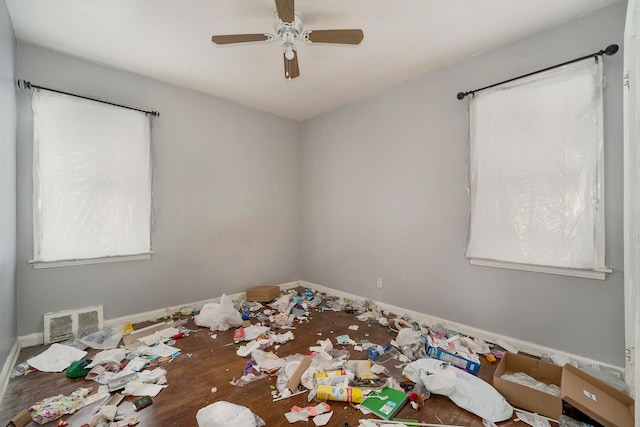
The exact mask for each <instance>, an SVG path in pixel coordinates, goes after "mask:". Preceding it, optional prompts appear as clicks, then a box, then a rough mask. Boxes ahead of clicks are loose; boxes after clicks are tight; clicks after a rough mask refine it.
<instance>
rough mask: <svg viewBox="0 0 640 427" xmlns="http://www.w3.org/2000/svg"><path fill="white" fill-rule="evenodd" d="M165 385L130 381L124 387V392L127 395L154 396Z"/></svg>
mask: <svg viewBox="0 0 640 427" xmlns="http://www.w3.org/2000/svg"><path fill="white" fill-rule="evenodd" d="M165 387H167V386H166V385H158V384H144V383H139V382H133V381H132V382H130V383H127V385H126V386H125V387H124V392H123V393H122V394H126V395H128V396H150V397H156V396H157V395H158V393H160V392H161V391H162V389H163V388H165Z"/></svg>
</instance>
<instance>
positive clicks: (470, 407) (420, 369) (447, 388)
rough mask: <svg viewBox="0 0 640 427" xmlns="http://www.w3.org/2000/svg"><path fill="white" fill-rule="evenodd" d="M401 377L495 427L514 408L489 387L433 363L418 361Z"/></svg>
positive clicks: (406, 369)
mask: <svg viewBox="0 0 640 427" xmlns="http://www.w3.org/2000/svg"><path fill="white" fill-rule="evenodd" d="M403 373H404V375H406V376H407V377H408V378H409V379H410V380H411V381H413V382H414V383H417V382H418V381H422V383H423V384H424V386H425V387H426V388H427V390H429V391H430V392H431V393H435V394H442V395H444V396H447V397H449V399H451V400H452V401H453V403H455V404H456V405H458V406H459V407H461V408H463V409H466V410H467V411H469V412H471V413H474V414H476V415H477V416H479V417H480V418H482V419H485V420H488V421H492V422H494V423H497V422H500V421H504V420H507V419H509V418H511V415H512V414H513V407H511V405H509V403H508V402H507V401H506V400H505V398H504V397H503V396H502V395H501V394H500V393H498V391H497V390H496V389H495V388H493V387H492V386H491V385H490V384H489V383H487V382H485V381H483V380H481V379H480V378H478V377H476V376H474V375H471V374H469V373H468V372H465V371H463V370H461V369H458V368H456V367H454V366H452V365H450V364H448V363H446V362H442V361H441V360H436V359H418V360H416V361H415V362H411V363H409V364H408V365H407V366H406V367H405V368H404V372H403Z"/></svg>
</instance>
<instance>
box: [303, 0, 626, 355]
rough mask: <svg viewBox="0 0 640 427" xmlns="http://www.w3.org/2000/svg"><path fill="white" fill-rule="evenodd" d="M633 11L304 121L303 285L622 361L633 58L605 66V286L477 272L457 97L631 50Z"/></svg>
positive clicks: (591, 20) (576, 25) (570, 27)
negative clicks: (626, 84)
mask: <svg viewBox="0 0 640 427" xmlns="http://www.w3.org/2000/svg"><path fill="white" fill-rule="evenodd" d="M624 15H625V5H624V4H617V5H614V6H611V7H608V8H606V9H603V10H601V11H599V12H597V13H595V14H593V15H590V16H587V17H585V18H583V19H580V20H577V21H573V22H571V23H567V24H565V25H562V26H560V27H558V28H555V29H552V30H550V31H547V32H544V33H542V34H539V35H536V36H532V37H529V38H526V39H524V40H521V41H518V42H516V43H513V44H511V45H508V46H505V47H502V48H500V49H496V50H493V51H491V52H488V53H485V54H482V55H477V56H474V57H472V58H469V59H467V60H465V61H463V62H460V63H456V64H453V65H451V66H448V67H445V68H443V69H440V70H438V71H435V72H432V73H429V74H427V75H425V76H423V77H422V78H419V79H417V80H414V81H411V82H408V83H406V84H403V85H401V86H399V87H396V88H394V89H392V90H390V91H388V92H386V93H384V94H381V95H379V96H375V97H371V98H368V99H366V100H363V101H361V102H358V103H355V104H351V105H348V106H345V107H343V108H341V109H339V110H337V111H333V112H330V113H327V114H325V115H323V116H320V117H317V118H314V119H311V120H308V121H306V122H304V123H303V126H302V148H301V150H302V152H301V156H302V157H301V159H302V160H301V174H302V182H301V188H302V191H301V194H302V236H301V238H302V242H303V243H302V277H303V278H304V279H305V280H309V281H311V282H314V283H318V284H322V285H326V286H330V287H333V288H336V289H340V290H343V291H346V292H351V293H355V294H358V295H362V296H366V297H370V298H373V299H375V300H379V301H384V302H386V303H389V304H393V305H397V306H401V307H405V308H408V309H412V310H416V311H419V312H423V313H428V314H431V315H434V316H438V317H442V318H444V319H448V320H451V321H454V322H458V323H462V324H466V325H470V326H474V327H477V328H481V329H485V330H488V331H493V332H496V333H499V334H504V335H507V336H511V337H514V338H518V339H522V340H526V341H530V342H534V343H537V344H541V345H545V346H549V347H551V348H556V349H560V350H564V351H567V352H571V353H575V354H579V355H582V356H584V357H590V358H593V359H596V360H600V361H603V362H608V363H612V364H615V365H618V366H624V312H623V307H624V306H623V248H622V240H623V239H622V202H623V198H622V195H623V194H622V161H623V155H622V56H623V55H622V53H621V52H619V53H618V54H617V55H615V56H613V57H607V58H606V59H605V73H606V79H607V85H608V86H607V89H606V94H605V104H606V105H605V128H606V129H605V132H606V135H605V136H606V148H605V157H606V160H605V162H606V213H607V225H606V233H607V242H606V245H607V246H606V250H607V264H608V265H609V266H610V267H612V268H613V269H614V273H613V274H611V275H610V276H609V278H608V279H607V280H606V281H597V280H587V279H578V278H569V277H562V276H555V275H549V274H541V273H529V272H516V271H509V270H501V269H495V268H489V267H474V266H471V265H469V263H468V261H467V260H466V259H465V256H464V250H465V243H466V230H467V212H468V200H467V189H466V171H465V159H466V157H465V156H466V154H467V151H466V150H467V142H468V140H467V137H468V110H467V105H468V104H467V101H466V100H465V101H458V100H457V99H456V97H455V95H456V93H457V92H459V91H465V90H472V89H475V88H479V87H483V86H486V85H489V84H492V83H495V82H498V81H501V80H504V79H508V78H511V77H514V76H517V75H520V74H524V73H528V72H531V71H534V70H537V69H541V68H544V67H547V66H550V65H553V64H556V63H560V62H564V61H566V60H569V59H572V58H575V57H578V56H582V55H587V54H590V53H592V52H596V51H598V50H600V49H603V48H605V47H606V46H607V45H608V44H610V43H617V44H619V45H620V46H622V41H623V27H624ZM377 277H382V278H383V279H384V288H383V289H377V288H376V278H377Z"/></svg>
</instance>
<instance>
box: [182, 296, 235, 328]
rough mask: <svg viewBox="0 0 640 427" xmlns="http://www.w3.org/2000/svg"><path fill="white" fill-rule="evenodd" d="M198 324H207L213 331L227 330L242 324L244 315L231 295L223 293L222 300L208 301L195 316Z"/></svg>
mask: <svg viewBox="0 0 640 427" xmlns="http://www.w3.org/2000/svg"><path fill="white" fill-rule="evenodd" d="M194 321H195V323H196V325H198V326H205V327H207V328H210V329H211V330H212V331H226V330H228V329H229V328H236V327H238V326H240V325H242V315H241V314H240V312H239V311H238V310H236V309H235V307H234V306H233V301H232V300H231V297H228V296H226V295H222V297H221V298H220V302H219V303H216V302H211V303H207V304H205V305H204V306H203V307H202V310H200V314H198V315H197V316H195V317H194Z"/></svg>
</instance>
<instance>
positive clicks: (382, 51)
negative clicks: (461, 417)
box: [6, 0, 623, 120]
mask: <svg viewBox="0 0 640 427" xmlns="http://www.w3.org/2000/svg"><path fill="white" fill-rule="evenodd" d="M619 1H623V0H296V10H297V11H298V12H300V13H301V15H302V19H303V22H304V29H305V30H314V29H315V30H320V29H339V28H361V29H362V30H363V31H364V40H363V42H362V43H361V44H360V45H358V46H344V45H327V44H313V45H305V43H304V42H303V41H298V42H297V43H296V46H297V49H298V59H299V64H300V77H298V78H296V79H293V80H286V79H285V78H284V67H283V60H282V53H281V47H280V45H279V43H278V42H277V41H274V42H271V43H248V44H236V45H226V46H217V45H215V44H213V43H212V42H211V36H212V35H213V34H239V33H265V32H267V33H273V12H274V11H275V2H274V0H91V1H87V0H6V3H7V5H8V8H9V12H10V15H11V19H12V21H13V26H14V30H15V33H16V37H17V38H18V39H20V40H24V41H28V42H31V43H34V44H37V45H41V46H44V47H47V48H51V49H54V50H57V51H61V52H64V53H68V54H71V55H75V56H79V57H82V58H85V59H87V60H90V61H94V62H98V63H101V64H107V65H110V66H113V67H116V68H120V69H123V70H128V71H131V72H134V73H138V74H141V75H144V76H148V77H151V78H154V79H157V80H161V81H164V82H168V83H172V84H175V85H178V86H182V87H186V88H190V89H194V90H197V91H200V92H205V93H208V94H212V95H216V96H219V97H222V98H225V99H228V100H231V101H234V102H238V103H240V104H244V105H247V106H250V107H254V108H257V109H260V110H264V111H268V112H271V113H273V114H277V115H280V116H284V117H289V118H293V119H296V120H304V119H307V118H309V117H313V116H315V115H318V114H321V113H323V112H326V111H330V110H332V109H334V108H336V107H339V106H341V105H344V104H347V103H350V102H353V101H355V100H358V99H361V98H364V97H367V96H370V95H373V94H376V93H379V92H381V91H383V90H385V89H387V88H389V87H391V86H394V85H396V84H398V83H400V82H403V81H407V80H411V79H413V78H415V77H417V76H418V75H420V74H423V73H425V72H427V71H430V70H433V69H436V68H439V67H441V66H443V65H446V64H448V63H451V62H454V61H457V60H460V59H461V58H465V57H468V56H470V55H473V54H476V53H480V52H483V51H486V50H489V49H491V48H494V47H497V46H500V45H504V44H506V43H509V42H512V41H514V40H517V39H520V38H523V37H525V36H526V35H528V34H533V33H536V32H540V31H542V30H545V29H548V28H551V27H554V26H557V25H559V24H561V23H563V22H566V21H569V20H572V19H575V18H577V17H580V16H583V15H586V14H589V13H590V12H592V11H594V10H596V9H598V8H601V7H604V6H607V5H610V4H612V3H616V2H619ZM603 47H604V46H603ZM33 83H34V84H37V83H38V82H33ZM62 89H63V88H62Z"/></svg>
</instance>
